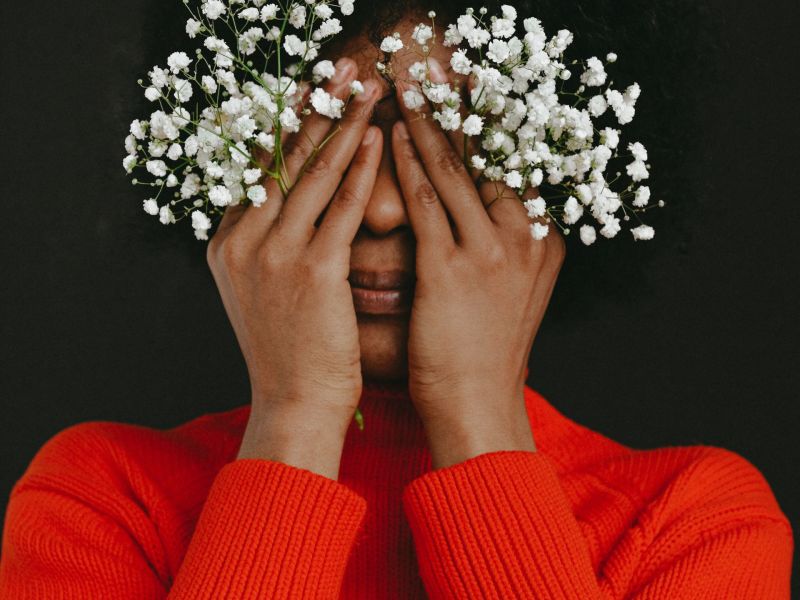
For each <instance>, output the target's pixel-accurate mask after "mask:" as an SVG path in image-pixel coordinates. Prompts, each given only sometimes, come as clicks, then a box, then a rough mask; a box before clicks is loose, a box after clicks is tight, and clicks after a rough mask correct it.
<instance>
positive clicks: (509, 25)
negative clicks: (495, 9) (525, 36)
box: [492, 19, 514, 38]
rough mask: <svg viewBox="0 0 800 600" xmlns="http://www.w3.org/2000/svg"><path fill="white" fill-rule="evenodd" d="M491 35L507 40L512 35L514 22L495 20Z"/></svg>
mask: <svg viewBox="0 0 800 600" xmlns="http://www.w3.org/2000/svg"><path fill="white" fill-rule="evenodd" d="M492 35H493V36H494V37H496V38H509V37H511V36H512V35H514V22H513V21H511V20H509V19H495V20H494V23H492Z"/></svg>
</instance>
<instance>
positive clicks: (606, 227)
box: [600, 215, 620, 238]
mask: <svg viewBox="0 0 800 600" xmlns="http://www.w3.org/2000/svg"><path fill="white" fill-rule="evenodd" d="M619 230H620V226H619V219H618V218H617V217H614V216H611V215H607V216H606V217H605V222H604V223H603V226H602V227H601V228H600V234H601V235H603V236H604V237H607V238H613V237H614V236H615V235H617V234H618V233H619Z"/></svg>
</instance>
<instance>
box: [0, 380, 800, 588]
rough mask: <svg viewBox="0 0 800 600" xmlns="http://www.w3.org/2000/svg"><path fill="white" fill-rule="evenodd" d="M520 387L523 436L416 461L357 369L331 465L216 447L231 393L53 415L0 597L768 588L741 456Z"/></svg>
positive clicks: (768, 506) (775, 565)
mask: <svg viewBox="0 0 800 600" xmlns="http://www.w3.org/2000/svg"><path fill="white" fill-rule="evenodd" d="M525 400H526V406H527V410H528V416H529V418H530V424H531V427H532V430H533V433H534V438H535V441H536V445H537V448H538V449H537V451H536V452H527V451H499V452H491V453H487V454H482V455H480V456H476V457H473V458H471V459H469V460H466V461H464V462H461V463H459V464H456V465H451V466H449V467H445V468H442V469H437V470H431V466H430V464H431V463H430V454H429V451H428V449H427V445H426V440H425V433H424V430H423V427H422V423H421V421H420V420H419V417H418V416H417V414H416V412H414V410H413V408H412V406H413V405H412V404H411V403H410V400H409V398H408V396H407V393H405V392H400V393H398V392H392V391H390V390H387V389H383V388H380V387H378V386H374V385H369V386H367V387H366V388H365V392H364V396H363V398H362V402H361V410H362V412H363V414H364V422H365V430H364V431H363V432H362V431H360V430H359V429H358V427H357V426H356V424H355V423H352V424H351V426H350V429H349V431H348V433H347V438H346V443H345V446H344V453H343V456H342V462H341V470H340V477H339V480H333V479H329V478H327V477H323V476H321V475H318V474H316V473H312V472H310V471H307V470H304V469H299V468H296V467H292V466H289V465H286V464H284V463H280V462H273V461H269V460H260V459H240V460H237V459H236V456H237V454H238V450H239V444H240V441H241V439H242V435H243V433H244V429H245V425H246V424H247V418H248V415H249V411H250V408H249V406H248V405H245V406H241V407H239V408H236V409H234V410H229V411H227V412H220V413H215V414H207V415H204V416H201V417H199V418H196V419H193V420H191V421H189V422H188V423H185V424H183V425H180V426H178V427H175V428H173V429H167V430H158V429H152V428H148V427H142V426H137V425H129V424H121V423H112V422H100V421H97V422H87V423H82V424H78V425H75V426H72V427H68V428H67V429H65V430H63V431H61V432H59V433H58V434H57V435H55V436H54V437H53V438H52V439H50V440H49V441H48V442H47V443H46V444H45V445H44V446H43V447H42V448H41V450H40V451H39V452H38V453H37V454H36V456H35V458H34V459H33V461H32V463H31V465H30V467H29V468H28V469H27V471H26V472H25V474H24V476H23V477H22V478H21V479H20V480H19V481H18V482H17V483H16V485H15V486H14V489H13V491H12V493H11V498H10V503H9V507H8V511H7V514H6V521H5V526H4V531H3V546H2V556H1V557H0V596H2V598H13V599H14V600H22V599H25V598H47V599H56V598H87V599H88V598H98V599H101V598H102V599H103V600H107V599H115V598H131V599H133V598H135V599H137V600H142V599H149V598H167V597H168V598H173V599H179V598H180V599H187V600H189V599H191V600H199V599H205V598H208V599H212V598H213V599H220V598H313V599H325V598H369V599H371V600H376V599H380V598H403V599H406V598H426V597H427V598H433V599H440V598H441V599H444V598H463V599H472V598H502V599H510V598H559V599H562V598H570V599H571V598H575V599H580V600H586V599H593V598H629V599H637V600H639V599H645V598H650V599H656V598H657V599H669V600H682V599H686V598H698V599H703V600H709V599H715V598H719V599H725V600H734V599H747V600H753V599H777V598H780V599H786V598H789V580H790V572H791V557H792V551H793V538H792V531H791V528H790V525H789V522H788V520H787V519H786V517H785V516H784V514H783V513H782V512H781V509H780V508H779V506H778V504H777V503H776V501H775V497H774V496H773V493H772V491H771V490H770V487H769V485H768V484H767V482H766V481H765V479H764V477H763V476H762V474H761V473H760V472H759V471H758V470H757V469H756V468H755V467H754V466H753V465H752V464H751V463H749V462H748V461H747V460H745V459H744V458H743V457H741V456H740V455H738V454H735V453H733V452H731V451H728V450H724V449H721V448H717V447H711V446H691V447H666V448H659V449H653V450H637V449H632V448H629V447H626V446H623V445H621V444H618V443H616V442H614V441H612V440H610V439H608V438H606V437H604V436H602V435H600V434H599V433H596V432H594V431H591V430H589V429H587V428H585V427H583V426H581V425H579V424H577V423H574V422H572V421H570V420H569V419H567V418H566V417H565V416H563V415H562V414H561V413H559V412H558V411H557V410H556V409H555V408H553V407H552V406H551V405H550V404H548V403H547V401H546V400H545V399H544V398H542V397H541V396H540V395H538V394H537V393H536V392H534V391H533V390H531V389H530V388H526V390H525Z"/></svg>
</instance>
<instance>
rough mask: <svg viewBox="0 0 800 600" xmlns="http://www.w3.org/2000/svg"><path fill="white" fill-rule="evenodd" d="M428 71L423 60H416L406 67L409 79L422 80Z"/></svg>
mask: <svg viewBox="0 0 800 600" xmlns="http://www.w3.org/2000/svg"><path fill="white" fill-rule="evenodd" d="M427 73H428V67H427V66H426V65H425V63H424V62H420V61H417V62H415V63H414V64H412V65H411V66H410V67H408V74H409V76H410V77H411V79H414V80H416V81H422V80H424V79H426V77H427Z"/></svg>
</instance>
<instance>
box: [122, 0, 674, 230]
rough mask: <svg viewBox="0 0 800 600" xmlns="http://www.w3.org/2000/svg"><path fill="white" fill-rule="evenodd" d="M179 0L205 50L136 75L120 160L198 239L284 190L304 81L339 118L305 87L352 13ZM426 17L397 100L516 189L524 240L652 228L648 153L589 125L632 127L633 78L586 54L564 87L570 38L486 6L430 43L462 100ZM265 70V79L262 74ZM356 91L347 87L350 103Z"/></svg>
mask: <svg viewBox="0 0 800 600" xmlns="http://www.w3.org/2000/svg"><path fill="white" fill-rule="evenodd" d="M183 2H184V4H185V5H186V7H187V9H188V10H189V12H190V14H191V18H189V19H188V20H187V22H186V34H187V35H188V36H189V38H192V39H195V38H201V39H202V47H201V48H198V49H197V50H196V51H195V53H194V57H191V56H189V55H188V54H187V53H186V52H182V51H178V52H173V53H172V54H171V55H170V56H169V57H168V58H167V61H166V66H163V67H160V66H155V67H153V69H152V70H151V71H150V72H149V73H148V81H147V82H145V81H143V80H140V81H139V83H140V85H141V87H142V88H143V89H144V96H145V97H146V98H147V100H148V101H150V102H152V103H154V104H157V108H155V110H154V111H152V112H151V114H150V115H149V117H148V118H147V119H136V120H134V121H133V122H132V123H131V126H130V133H129V135H128V136H127V137H126V138H125V149H126V151H127V154H126V156H125V158H124V160H123V167H124V169H125V171H126V172H127V173H129V174H131V175H132V176H133V177H132V181H133V183H134V184H135V185H143V186H146V187H149V188H150V190H151V193H150V194H149V197H148V198H147V199H145V200H144V201H143V208H144V211H145V212H146V213H148V214H150V215H153V216H157V217H158V219H159V220H160V222H161V223H163V224H165V225H169V224H173V223H176V222H178V221H180V220H182V219H183V218H189V219H190V220H191V225H192V228H193V230H194V235H195V237H196V238H197V239H199V240H207V239H208V231H209V229H211V227H212V225H213V223H212V221H213V219H215V218H216V217H219V216H221V215H222V213H223V212H224V209H225V207H226V206H230V205H237V204H240V203H242V204H246V203H251V204H253V205H254V206H256V207H257V206H261V205H262V204H263V203H264V202H266V201H268V199H267V197H266V191H265V190H266V188H265V185H264V183H265V179H266V178H273V179H275V180H276V181H277V183H278V186H279V187H280V189H281V190H282V191H283V192H285V191H286V190H287V186H288V184H287V182H286V181H284V175H283V169H282V161H283V152H282V144H281V134H282V133H284V132H286V133H293V132H296V131H298V130H299V128H300V127H301V120H300V116H301V115H302V114H303V113H308V112H309V111H310V110H311V108H308V107H303V106H301V99H302V98H303V91H304V90H305V88H306V87H307V86H310V87H312V88H313V90H312V91H310V94H309V96H308V105H310V107H312V108H313V110H315V111H316V112H318V113H319V114H322V115H325V116H327V117H330V118H332V119H338V118H341V116H342V114H343V112H344V111H345V110H346V108H347V104H348V102H349V97H348V99H347V100H341V99H338V98H335V97H333V96H331V95H330V94H328V93H327V92H326V91H325V90H324V89H323V88H322V87H315V86H317V85H318V84H321V83H322V82H324V81H325V80H326V79H329V78H331V77H333V76H334V75H335V72H336V69H335V67H334V65H333V64H332V63H331V61H329V60H317V58H318V56H319V52H320V48H321V47H322V45H323V44H324V43H326V42H327V41H329V40H330V39H332V37H333V36H335V35H336V34H337V33H339V32H340V31H341V30H342V26H341V21H340V19H339V16H347V15H349V14H352V12H353V9H354V4H353V0H338V2H333V1H331V0H302V1H298V0H294V1H289V2H287V3H286V4H284V3H280V4H274V3H268V2H267V0H226V1H222V0H200V1H199V5H198V6H196V7H195V8H194V9H193V8H192V7H191V6H190V5H189V2H190V0H183ZM429 17H430V19H431V23H430V25H428V24H425V23H420V24H419V25H418V26H417V27H416V28H415V29H414V32H413V34H412V36H411V37H412V41H413V43H414V44H415V45H416V51H417V52H418V53H419V56H420V59H421V60H420V61H418V62H416V63H414V65H412V67H411V68H410V69H409V76H410V77H411V78H412V79H413V81H415V82H416V84H417V85H416V88H415V89H411V90H409V91H407V92H405V93H404V96H403V101H404V102H405V104H406V105H407V106H408V107H410V108H412V109H416V108H420V107H421V106H422V105H423V103H425V102H430V103H431V104H432V105H433V107H434V109H435V110H434V112H433V118H434V119H435V120H436V121H437V122H438V123H439V124H440V126H441V127H442V128H443V129H444V130H457V129H461V130H462V131H463V133H464V134H465V139H466V137H469V138H474V139H475V140H477V141H478V144H477V145H476V147H477V150H476V151H475V152H473V153H471V156H467V152H466V148H467V145H466V144H465V154H464V161H465V162H466V163H468V164H469V165H470V166H471V167H473V168H474V169H477V170H478V171H480V172H481V175H482V176H483V177H484V178H486V179H489V180H494V181H501V180H502V181H503V182H504V183H505V184H506V185H508V186H509V187H511V188H513V189H515V190H517V191H518V193H519V194H520V197H521V200H522V201H523V202H524V205H525V207H526V209H527V211H528V215H529V217H530V218H531V219H532V222H531V224H530V227H531V234H532V236H533V237H534V238H537V239H541V238H542V237H544V236H545V235H547V232H548V231H549V225H548V224H549V223H556V224H557V225H558V226H559V227H560V228H561V229H562V231H564V232H565V233H569V227H570V226H572V225H576V224H577V223H578V222H579V221H580V220H581V219H582V218H586V217H587V216H588V215H590V216H591V217H592V218H593V219H594V221H595V222H596V224H597V225H598V226H599V232H600V234H601V235H603V236H604V237H608V238H611V237H614V236H615V235H616V234H617V233H618V232H619V231H620V220H624V221H628V220H630V218H631V216H634V217H635V218H636V219H637V221H638V222H639V223H640V224H639V225H638V226H637V227H634V228H631V232H632V234H633V237H634V239H637V240H646V239H651V238H652V237H653V229H652V228H651V227H649V226H648V225H645V224H644V223H641V221H640V219H639V213H642V212H644V211H645V210H648V209H649V208H651V207H652V206H658V205H663V202H659V203H654V204H651V203H650V190H649V188H648V187H647V186H646V185H641V184H640V182H641V181H643V180H645V179H647V178H648V176H649V165H648V164H647V150H646V149H645V147H644V146H643V145H642V144H641V143H639V142H635V143H630V144H628V145H627V151H628V153H627V154H623V153H621V152H620V148H619V146H620V133H621V132H620V130H619V129H618V128H616V127H613V126H606V127H604V128H602V129H598V128H597V125H596V122H595V121H596V120H598V119H599V118H601V117H603V116H604V115H610V114H612V113H613V115H614V117H615V119H616V124H618V125H624V124H626V123H628V122H630V120H631V119H632V118H633V116H634V113H635V103H636V100H637V98H638V97H639V94H640V89H639V86H638V85H637V84H633V85H631V86H629V87H628V88H627V89H625V90H624V91H618V90H614V89H611V87H610V86H609V87H607V88H606V89H605V90H604V91H601V87H602V86H603V85H604V84H605V83H606V80H607V74H606V71H605V64H604V62H603V61H601V60H599V59H598V58H596V57H592V58H589V59H588V60H587V61H585V62H584V61H582V62H581V63H580V66H581V70H582V72H581V74H580V76H579V79H580V86H579V87H577V89H576V90H575V91H573V92H568V91H565V89H564V86H565V82H566V81H567V80H569V79H570V77H571V71H570V70H569V68H568V67H567V66H566V64H565V63H563V62H562V60H563V54H564V51H565V50H566V48H567V46H569V44H570V43H571V42H572V34H571V33H570V32H569V31H567V30H561V31H559V32H558V33H557V34H556V35H555V36H554V37H552V38H550V39H548V38H547V36H546V35H545V33H544V30H543V29H542V26H541V23H540V22H539V20H538V19H536V18H534V17H529V18H526V19H524V20H523V22H522V27H523V28H524V32H525V33H524V34H521V35H522V37H519V36H518V35H517V29H518V28H517V22H516V21H517V13H516V10H515V9H514V8H513V7H512V6H509V5H504V6H503V7H502V14H501V15H500V16H492V17H491V19H488V18H487V17H486V10H485V9H481V10H480V11H478V13H477V14H476V12H475V11H474V10H472V9H467V11H466V13H465V14H464V15H462V16H460V17H458V19H457V21H456V23H453V24H450V25H449V26H448V27H447V28H446V31H445V33H444V40H443V42H442V43H443V44H444V45H445V46H448V47H454V52H453V53H452V58H451V61H450V62H451V65H452V68H453V70H454V71H455V73H457V74H459V75H463V76H465V77H466V76H470V77H471V78H472V81H473V82H474V83H473V85H471V86H470V88H469V90H468V91H467V92H466V94H465V98H462V95H461V94H462V91H461V86H460V85H455V84H454V85H452V86H451V85H450V84H449V83H433V82H432V81H431V79H430V69H429V68H428V61H427V57H428V56H429V54H430V50H431V46H432V44H434V43H436V40H437V33H436V28H435V22H434V19H435V14H434V13H432V12H431V13H429ZM520 33H521V32H520ZM403 47H404V42H403V41H402V40H401V39H400V37H399V35H397V34H395V35H392V36H389V37H387V38H386V39H384V40H383V42H382V44H381V50H382V51H383V52H384V53H385V57H384V60H383V61H381V62H378V63H377V65H376V67H377V69H378V71H380V72H381V74H382V75H384V77H387V76H392V69H391V62H388V61H387V59H390V58H391V54H393V53H394V52H397V51H398V50H399V49H401V48H403ZM615 60H616V56H615V55H614V54H609V55H608V56H607V57H606V62H607V63H611V62H614V61H615ZM577 64H578V62H577V61H573V62H572V63H571V65H577ZM268 65H273V67H272V70H273V71H274V69H275V66H276V67H277V72H272V73H271V72H269V70H270V69H269V68H268ZM594 90H596V92H595V91H594ZM362 91H363V86H362V85H361V83H360V82H358V81H354V82H353V84H352V87H351V92H352V93H351V96H350V97H352V95H355V94H358V93H361V92H362ZM563 99H572V100H573V101H572V104H569V103H563V104H562V100H563ZM190 102H194V105H193V106H191V107H189V103H190ZM190 108H191V110H190ZM612 125H613V124H612ZM323 143H324V142H323ZM265 153H269V154H270V155H272V156H273V159H274V160H273V163H272V164H271V165H265V164H264V163H263V161H261V160H260V159H259V158H260V157H261V156H263V154H265ZM626 157H629V158H630V159H631V160H630V161H629V162H628V163H627V165H626V173H627V175H628V177H629V178H630V180H631V183H630V184H629V185H628V186H627V187H626V188H625V189H623V190H622V191H620V192H614V191H612V190H611V188H610V187H609V186H610V185H611V184H613V183H615V182H616V181H617V180H618V179H620V177H621V173H619V172H617V173H616V175H615V176H614V178H613V179H611V180H610V181H609V180H607V179H606V175H605V173H606V170H607V167H608V165H609V163H610V162H611V161H612V160H613V159H625V158H626ZM530 187H537V188H539V190H540V196H539V197H537V198H527V199H524V200H523V198H522V196H523V195H524V193H525V191H526V190H527V189H529V188H530ZM596 237H597V234H596V230H595V227H594V226H593V225H591V224H583V225H582V226H581V227H580V238H581V240H582V241H583V242H584V243H585V244H587V245H588V244H591V243H593V242H594V241H595V239H596Z"/></svg>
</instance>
